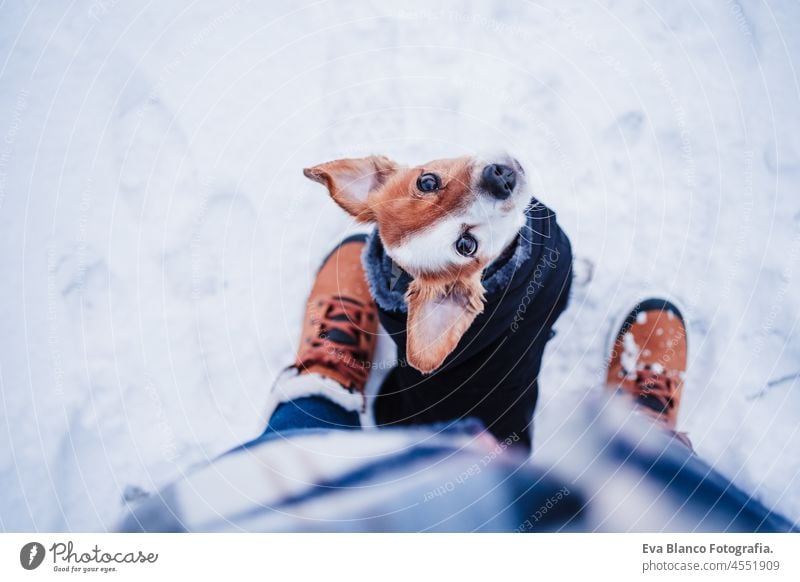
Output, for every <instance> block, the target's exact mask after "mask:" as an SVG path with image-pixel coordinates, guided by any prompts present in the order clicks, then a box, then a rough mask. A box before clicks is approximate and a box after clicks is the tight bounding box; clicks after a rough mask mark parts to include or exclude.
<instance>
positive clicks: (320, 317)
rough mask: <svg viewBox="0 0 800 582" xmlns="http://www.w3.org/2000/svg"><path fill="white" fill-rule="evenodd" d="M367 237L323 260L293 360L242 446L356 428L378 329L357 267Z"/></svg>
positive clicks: (348, 243)
mask: <svg viewBox="0 0 800 582" xmlns="http://www.w3.org/2000/svg"><path fill="white" fill-rule="evenodd" d="M365 239H366V237H365V236H363V235H356V236H351V237H349V238H347V239H345V240H344V241H343V242H342V243H340V244H339V245H338V246H337V247H336V248H335V249H334V250H333V251H332V252H331V253H330V254H329V255H328V257H327V258H326V259H325V261H324V262H323V264H322V267H321V268H320V270H319V272H318V273H317V278H316V280H315V282H314V286H313V288H312V289H311V293H310V295H309V298H308V303H307V305H306V312H305V316H304V319H303V330H302V333H301V336H300V346H299V347H298V349H297V357H296V360H295V363H294V364H293V365H292V366H290V367H289V368H287V369H286V370H285V371H284V372H283V373H282V374H281V375H280V377H279V378H278V380H277V381H276V382H275V384H274V386H273V387H272V397H273V398H272V407H273V412H272V414H271V415H270V417H269V422H268V424H267V428H266V430H265V431H264V432H263V434H261V435H260V436H259V437H258V438H256V439H254V440H253V441H250V442H249V443H247V444H246V445H243V446H252V445H254V444H257V443H260V442H263V441H264V440H267V439H269V438H273V437H275V436H276V435H279V434H287V433H289V432H293V431H297V430H304V429H325V430H340V429H354V428H360V426H361V424H360V421H359V412H360V411H361V410H363V408H364V388H365V386H366V382H367V376H368V373H369V367H370V364H371V361H372V356H373V354H374V352H375V342H376V333H377V312H376V307H375V304H374V302H373V301H372V297H371V295H370V291H369V287H368V285H367V281H366V278H365V276H364V270H363V267H362V266H361V252H362V250H363V248H364V241H365Z"/></svg>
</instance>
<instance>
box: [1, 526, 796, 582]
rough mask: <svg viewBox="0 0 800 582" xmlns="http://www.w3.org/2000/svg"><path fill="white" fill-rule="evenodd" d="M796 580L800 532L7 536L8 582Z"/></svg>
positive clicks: (5, 568)
mask: <svg viewBox="0 0 800 582" xmlns="http://www.w3.org/2000/svg"><path fill="white" fill-rule="evenodd" d="M598 575H603V576H605V575H608V576H614V578H613V579H614V580H620V581H621V580H647V579H654V580H679V579H686V580H720V581H726V580H731V579H734V580H767V581H768V580H775V581H778V580H793V581H796V580H800V534H765V535H760V534H759V535H750V534H719V535H716V534H529V535H518V534H2V535H0V580H15V581H16V580H66V579H69V580H115V581H116V580H119V581H121V580H143V579H146V580H148V581H149V580H186V579H187V577H189V576H191V577H195V578H197V579H198V580H209V579H214V578H217V577H219V578H223V579H225V580H226V582H227V581H237V582H238V581H244V580H259V581H263V580H271V579H276V580H287V579H297V580H303V581H306V580H314V579H318V580H325V581H326V582H328V581H336V580H343V581H347V582H353V581H358V580H375V579H379V580H403V581H404V582H410V581H416V580H419V581H423V580H430V579H431V577H432V576H446V577H447V579H453V578H456V577H463V578H465V579H467V580H473V579H475V580H477V579H489V580H515V579H517V578H518V577H520V576H522V577H524V578H530V579H541V578H540V577H542V576H548V577H549V578H547V579H553V578H552V577H554V576H555V577H558V578H556V579H562V577H566V579H570V580H572V579H578V578H576V577H577V576H584V577H586V579H595V578H596V577H597V576H598ZM534 577H535V578H534Z"/></svg>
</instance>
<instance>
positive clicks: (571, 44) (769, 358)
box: [0, 0, 800, 530]
mask: <svg viewBox="0 0 800 582" xmlns="http://www.w3.org/2000/svg"><path fill="white" fill-rule="evenodd" d="M798 24H800V6H798V5H797V3H795V2H791V1H789V0H786V1H782V2H781V1H773V2H763V1H759V0H756V1H754V2H746V3H744V2H743V3H741V4H740V3H738V2H736V1H734V0H726V1H724V2H723V1H720V2H692V3H684V2H680V3H678V2H672V3H671V2H661V3H657V5H656V6H649V5H648V3H645V2H638V1H635V0H631V1H608V2H602V3H601V2H577V1H576V2H564V1H562V0H553V1H552V2H528V1H523V0H516V1H514V2H494V3H491V5H490V3H487V2H479V1H478V0H471V1H459V2H455V1H453V2H447V1H442V2H431V1H427V0H426V1H425V2H403V3H402V4H401V3H399V2H348V3H342V2H336V3H334V2H333V1H315V2H307V1H304V2H295V1H289V0H279V1H272V0H271V1H270V2H263V3H257V2H252V3H251V2H245V1H239V2H231V3H228V4H227V5H226V6H225V8H221V7H220V3H219V2H212V1H210V0H203V1H197V2H192V3H186V4H180V3H177V2H150V3H143V2H126V1H121V0H95V1H87V0H76V1H74V2H56V1H55V0H51V1H49V2H41V3H32V2H5V3H2V5H0V390H1V391H2V398H0V400H1V401H2V410H1V411H0V416H1V420H0V435H2V436H1V437H0V445H2V446H0V491H2V492H3V495H2V500H0V529H2V530H87V529H89V530H104V529H106V528H110V527H113V525H114V522H115V520H116V519H117V517H118V515H119V512H120V510H121V507H122V501H121V500H122V498H123V496H124V495H127V496H129V497H135V496H136V495H139V494H142V493H146V492H151V491H154V490H155V489H157V488H158V487H159V486H160V485H161V484H164V483H165V482H168V481H170V480H172V479H174V478H175V477H177V476H179V475H180V474H181V473H182V472H184V471H185V470H187V469H188V468H190V467H191V466H192V465H193V464H195V463H197V462H200V461H203V460H204V459H206V458H209V457H213V456H215V455H217V454H219V453H221V452H223V451H225V450H226V449H228V448H229V447H231V446H233V445H236V444H237V443H239V442H241V441H242V440H244V439H246V438H248V437H251V436H253V435H255V434H256V433H257V432H258V431H259V428H260V427H261V425H262V423H263V421H264V419H263V414H262V411H263V407H264V404H265V402H266V390H267V387H268V386H269V385H270V382H271V380H272V379H273V378H274V376H275V375H276V373H277V372H278V371H279V370H280V368H281V367H282V366H284V365H285V364H286V363H288V362H289V361H290V358H291V357H292V355H293V350H294V344H295V341H296V337H297V335H298V332H299V324H300V318H301V313H302V303H303V297H304V295H305V293H306V292H307V290H308V288H309V286H310V284H311V278H312V274H313V271H314V269H315V267H316V265H317V264H318V262H319V260H320V259H321V257H322V256H324V254H325V252H326V251H327V249H328V248H329V247H330V246H331V245H332V244H333V243H334V242H335V241H336V240H337V239H339V238H340V237H341V236H343V235H344V234H345V233H347V232H349V231H350V230H351V229H352V228H353V225H352V224H351V223H350V221H349V220H348V218H347V217H346V216H345V215H344V213H343V212H341V211H339V210H338V209H337V208H336V207H335V206H334V204H333V203H332V202H330V201H329V200H328V199H327V198H326V196H325V195H324V193H323V191H322V189H321V188H320V187H319V186H317V185H315V184H312V183H310V182H308V181H307V180H305V179H304V178H303V176H302V174H301V171H300V170H301V168H302V167H304V166H307V165H311V164H313V163H317V162H321V161H325V160H328V159H333V158H336V157H343V156H355V155H363V154H367V153H373V152H374V153H385V154H388V155H390V156H392V157H394V158H396V159H398V160H400V161H406V162H413V163H417V162H422V161H425V160H428V159H431V158H437V157H446V156H453V155H458V154H463V153H470V152H475V151H479V150H485V149H491V148H498V147H502V148H506V149H509V150H512V151H514V152H516V153H517V154H518V155H519V157H521V158H522V159H524V160H527V163H528V168H529V173H530V175H531V176H532V179H533V182H534V186H535V189H536V192H538V193H539V196H540V198H541V199H542V200H543V201H545V202H546V203H547V204H549V205H550V206H551V207H553V208H554V209H556V210H557V211H558V213H559V216H560V220H561V223H562V225H563V226H564V227H565V229H566V230H567V232H568V233H569V234H570V236H571V238H572V242H573V245H574V248H575V252H576V255H577V256H579V257H581V258H583V259H585V260H588V261H591V262H592V263H593V264H594V275H593V278H592V280H591V282H590V283H589V284H587V285H584V286H583V287H581V288H579V289H577V290H576V292H575V296H574V298H573V302H572V305H571V307H570V309H569V310H568V312H567V313H566V314H565V315H564V317H563V318H562V320H561V321H560V322H559V325H558V336H557V337H556V338H555V339H554V340H553V342H552V343H551V344H550V346H549V347H548V352H547V354H546V359H545V364H544V369H543V372H542V374H543V380H542V386H543V388H542V391H543V392H542V398H541V400H540V406H539V409H538V412H537V415H538V416H537V429H536V439H537V443H538V445H539V446H540V447H541V450H542V451H546V450H547V437H548V434H551V433H552V432H553V429H554V428H555V427H556V426H557V425H558V423H559V422H560V420H561V419H562V418H563V416H562V415H563V413H564V410H569V408H570V407H571V406H573V405H574V404H575V403H576V402H577V401H579V400H580V399H582V398H584V397H585V396H586V395H587V394H588V393H590V391H591V387H592V386H593V385H596V383H597V382H598V380H599V379H600V378H601V377H602V374H603V359H604V350H605V341H606V337H607V335H608V332H609V325H610V321H611V320H612V319H613V318H614V316H616V315H617V314H618V312H619V311H620V310H621V309H625V308H626V307H628V306H630V305H631V301H634V300H635V299H636V298H637V297H638V296H641V295H642V294H643V293H647V292H652V291H655V292H657V293H662V294H663V293H667V294H669V295H672V296H676V297H678V298H679V299H680V300H681V301H682V302H683V304H684V305H685V306H686V310H687V313H688V319H689V320H690V331H689V340H690V350H691V369H690V372H689V374H688V379H687V388H686V393H685V400H684V408H683V413H682V418H681V424H682V427H683V428H684V429H685V430H688V431H689V433H690V435H691V437H692V439H693V441H694V443H695V445H696V448H697V450H698V451H699V453H700V454H701V455H702V456H703V457H705V458H706V459H707V460H708V461H709V462H710V463H711V464H713V465H714V466H715V467H717V468H718V469H719V470H720V471H722V472H723V473H724V474H726V475H728V476H729V477H731V478H732V479H733V481H734V482H735V483H737V484H738V485H740V486H741V487H743V488H744V489H746V490H748V491H752V492H754V493H755V495H756V496H757V497H758V498H759V499H761V500H762V501H764V502H765V503H766V504H767V505H768V506H770V507H774V508H777V509H779V510H780V511H782V512H784V513H785V514H786V515H787V516H789V517H791V518H792V519H794V520H798V519H800V455H798V453H797V451H798V450H800V428H798V427H799V426H800V379H798V375H799V374H800V334H798V313H800V292H798V291H800V286H799V285H798V278H799V277H800V196H799V195H798V189H799V188H800V115H798V110H799V108H798V105H800V104H799V103H798V99H799V98H800V86H798V76H797V72H796V70H795V65H796V64H797V61H798V58H799V57H800V28H798Z"/></svg>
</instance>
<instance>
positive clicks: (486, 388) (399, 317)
mask: <svg viewBox="0 0 800 582" xmlns="http://www.w3.org/2000/svg"><path fill="white" fill-rule="evenodd" d="M526 215H527V217H528V220H527V223H526V225H525V226H523V228H522V229H521V230H520V233H519V236H518V237H517V241H516V243H515V244H514V245H512V247H511V249H510V250H509V252H506V253H504V256H502V257H500V258H498V259H497V260H496V261H495V262H494V263H492V264H491V265H490V266H489V267H488V268H487V269H486V272H485V273H484V276H483V286H484V288H485V289H486V304H485V308H484V311H483V313H481V314H480V315H478V316H477V317H476V318H475V321H474V322H473V323H472V325H471V326H470V328H469V329H468V330H467V332H466V333H465V334H464V336H463V337H462V338H461V340H460V341H459V343H458V346H456V348H455V349H454V350H453V352H452V353H451V354H450V355H449V356H448V357H447V358H446V359H445V361H444V363H443V364H442V366H441V367H440V368H439V369H438V370H436V371H434V372H433V373H431V374H428V375H425V374H422V373H420V372H419V371H417V370H416V369H414V368H412V367H411V366H410V365H409V364H408V362H407V360H406V319H407V317H408V307H407V305H406V303H405V292H406V290H407V289H408V284H409V282H410V281H411V277H410V276H409V275H408V274H407V273H405V272H404V271H402V269H400V268H399V267H398V266H397V265H396V264H395V263H393V261H392V260H391V259H390V258H389V256H388V255H387V254H386V252H385V251H384V248H383V244H382V243H381V240H380V237H379V236H378V233H377V229H376V230H375V231H373V232H372V234H371V235H370V236H369V238H368V241H367V247H366V249H365V250H364V255H363V257H362V260H363V263H364V268H365V270H366V272H367V279H368V281H369V284H370V288H371V290H372V295H373V297H374V298H375V302H376V303H377V305H378V310H379V316H380V321H381V324H382V325H383V327H384V328H385V329H386V331H387V332H388V333H389V335H390V336H391V337H392V339H393V340H394V342H395V343H396V344H397V355H398V364H397V366H395V367H394V368H393V369H392V370H391V372H390V373H389V374H388V376H387V377H386V379H385V381H384V382H383V384H382V386H381V388H380V392H379V394H378V397H377V399H376V402H375V420H376V422H377V423H378V424H379V425H382V426H395V425H400V424H431V423H442V422H445V423H446V422H449V421H455V420H458V419H462V418H466V417H475V418H478V419H480V420H481V421H482V422H483V424H484V425H485V426H486V427H487V428H488V429H489V430H491V431H492V433H493V434H494V435H495V436H496V437H498V438H500V439H505V438H508V437H512V439H513V440H515V441H516V440H519V442H521V443H523V444H526V445H527V446H530V443H531V423H532V418H533V411H534V408H535V407H536V399H537V397H538V390H539V388H538V382H537V377H538V375H539V367H540V366H541V362H542V353H543V352H544V346H545V344H546V343H547V340H548V339H550V336H551V329H552V326H553V324H554V323H555V321H556V319H558V316H559V315H560V314H561V312H562V311H563V310H564V309H565V307H566V305H567V298H568V296H569V289H570V284H571V281H572V252H571V249H570V244H569V239H568V238H567V236H566V234H564V232H563V231H562V230H561V228H560V227H559V226H558V224H557V222H556V216H555V213H554V212H553V211H552V210H550V209H549V208H547V207H546V206H544V205H542V204H541V203H540V202H538V201H537V200H536V199H533V200H531V204H530V205H529V206H528V208H527V210H526ZM515 437H516V438H515Z"/></svg>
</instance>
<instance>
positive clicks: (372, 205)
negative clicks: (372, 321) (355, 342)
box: [303, 155, 530, 373]
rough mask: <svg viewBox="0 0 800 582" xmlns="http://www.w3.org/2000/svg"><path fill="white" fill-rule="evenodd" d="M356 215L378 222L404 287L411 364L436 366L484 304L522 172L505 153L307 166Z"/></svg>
mask: <svg viewBox="0 0 800 582" xmlns="http://www.w3.org/2000/svg"><path fill="white" fill-rule="evenodd" d="M303 172H304V173H305V175H306V176H307V177H308V178H310V179H312V180H314V181H316V182H320V183H321V184H324V185H325V186H326V187H327V188H328V190H329V191H330V194H331V196H332V197H333V199H334V200H335V201H336V203H337V204H339V206H341V207H342V208H344V209H345V210H346V211H347V212H349V213H350V214H351V215H352V216H353V217H355V219H356V220H358V221H360V222H367V223H377V225H378V231H379V233H380V237H381V241H382V242H383V246H384V248H385V249H386V252H387V253H388V255H389V256H390V257H391V258H392V260H394V261H395V262H396V263H397V264H398V265H400V267H402V268H403V269H404V270H405V271H406V272H408V273H409V274H410V275H411V276H412V277H413V278H414V280H413V282H412V283H411V284H410V285H409V288H408V293H407V295H406V301H407V303H408V342H407V346H406V352H407V357H408V362H409V363H410V364H411V365H412V366H414V367H415V368H416V369H418V370H420V371H421V372H424V373H428V372H432V371H433V370H435V369H436V368H438V367H439V366H440V365H441V363H442V362H443V361H444V359H445V358H446V357H447V355H448V354H450V352H452V351H453V349H454V348H455V347H456V344H458V341H459V340H460V339H461V336H462V335H464V332H465V331H467V329H468V328H469V326H470V324H471V323H472V321H473V320H474V319H475V317H476V316H477V315H478V314H479V313H481V311H483V286H482V284H481V274H482V273H483V270H484V269H485V268H486V267H487V266H488V265H489V264H490V263H491V262H492V261H494V260H495V259H496V258H498V256H500V255H501V254H502V253H503V251H504V250H505V249H506V248H507V247H508V246H509V245H510V244H511V243H512V242H513V241H514V240H515V239H516V236H517V234H518V233H519V230H520V228H521V227H522V225H523V224H524V222H525V207H526V206H527V204H528V202H529V200H530V193H529V192H528V191H527V186H526V181H525V172H524V171H523V169H522V166H521V165H520V164H519V162H518V161H517V160H516V159H514V158H512V157H510V156H508V155H500V156H497V157H493V158H489V159H482V158H477V157H461V158H454V159H446V160H435V161H432V162H428V163H426V164H423V165H421V166H415V167H407V166H401V165H399V164H397V163H395V162H393V161H392V160H390V159H388V158H386V157H382V156H371V157H368V158H357V159H347V160H335V161H332V162H327V163H324V164H319V165H317V166H314V167H312V168H306V169H305V170H304V171H303Z"/></svg>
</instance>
